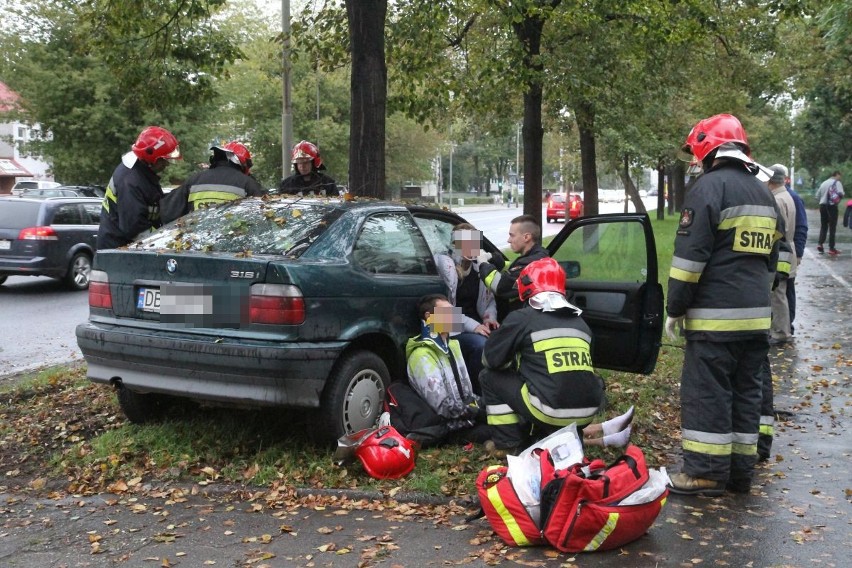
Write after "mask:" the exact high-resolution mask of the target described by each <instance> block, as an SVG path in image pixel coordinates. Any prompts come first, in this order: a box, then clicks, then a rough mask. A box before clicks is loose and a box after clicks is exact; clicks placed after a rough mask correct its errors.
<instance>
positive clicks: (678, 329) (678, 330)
mask: <svg viewBox="0 0 852 568" xmlns="http://www.w3.org/2000/svg"><path fill="white" fill-rule="evenodd" d="M683 317H684V316H678V317H676V318H673V317H671V316H666V335H668V336H669V339H671V340H672V341H677V338H678V337H681V336H683Z"/></svg>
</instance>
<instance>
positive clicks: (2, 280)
mask: <svg viewBox="0 0 852 568" xmlns="http://www.w3.org/2000/svg"><path fill="white" fill-rule="evenodd" d="M6 278H8V277H7V276H0V286H2V285H3V283H4V282H6Z"/></svg>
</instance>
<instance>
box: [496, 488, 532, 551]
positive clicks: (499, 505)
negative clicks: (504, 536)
mask: <svg viewBox="0 0 852 568" xmlns="http://www.w3.org/2000/svg"><path fill="white" fill-rule="evenodd" d="M486 495H488V501H490V502H491V505H492V506H493V507H494V510H495V511H496V512H497V514H498V515H500V518H501V519H503V523H505V524H506V529H508V531H509V534H510V535H512V540H514V541H515V544H517V545H518V546H529V545H530V541H529V540H527V537H526V536H525V535H524V531H522V530H521V527H519V526H518V522H517V521H516V520H515V517H513V516H512V514H511V513H509V511H508V509H506V506H505V505H504V504H503V500H502V499H501V498H500V492H499V491H498V490H497V484H494V485H492V486H491V487H489V488H488V490H487V491H486Z"/></svg>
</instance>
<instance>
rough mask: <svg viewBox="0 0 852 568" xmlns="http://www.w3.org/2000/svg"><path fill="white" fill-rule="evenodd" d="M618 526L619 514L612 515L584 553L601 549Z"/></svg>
mask: <svg viewBox="0 0 852 568" xmlns="http://www.w3.org/2000/svg"><path fill="white" fill-rule="evenodd" d="M617 524H618V513H610V514H609V516H608V517H607V519H606V522H605V523H604V526H603V528H602V529H601V530H600V532H598V534H596V535H595V538H593V539H592V540H590V541H589V544H587V545H586V548H584V549H583V552H591V551H593V550H597V549H598V548H600V547H601V545H602V544H603V543H604V541H605V540H606V539H607V537H608V536H609V535H610V534H611V533H612V531H614V530H615V525H617Z"/></svg>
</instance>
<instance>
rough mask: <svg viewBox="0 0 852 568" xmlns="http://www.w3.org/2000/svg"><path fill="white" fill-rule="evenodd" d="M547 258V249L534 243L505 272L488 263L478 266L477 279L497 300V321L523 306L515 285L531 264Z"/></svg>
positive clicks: (548, 254)
mask: <svg viewBox="0 0 852 568" xmlns="http://www.w3.org/2000/svg"><path fill="white" fill-rule="evenodd" d="M548 256H550V253H548V252H547V249H545V248H543V247H542V246H541V245H540V244H538V243H536V244H534V245H533V247H532V248H531V249H530V250H528V251H527V252H526V253H525V254H522V255H521V256H519V257H518V258H516V259H515V260H514V262H512V264H510V265H509V268H508V269H507V270H506V272H500V271H499V270H497V268H496V267H495V266H494V265H493V264H491V263H490V262H483V263H481V264H480V265H479V277H480V278H481V279H482V281H483V282H484V283H485V285H486V286H488V289H489V290H491V292H492V293H493V294H494V296H495V297H496V298H497V311H498V319H500V320H502V319H503V318H504V317H506V315H507V314H508V313H509V312H510V311H512V310H516V309H518V308H520V307H522V306H523V303H522V302H521V300H520V298H519V297H518V287H517V285H516V284H517V281H518V276H520V274H521V271H522V270H523V269H524V268H526V266H527V265H528V264H530V263H531V262H534V261H536V260H541V259H542V258H546V257H548Z"/></svg>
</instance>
